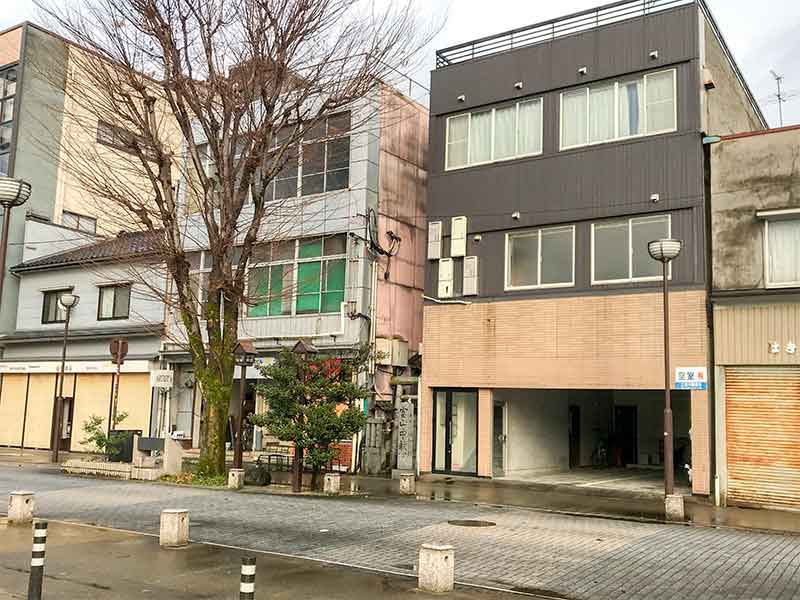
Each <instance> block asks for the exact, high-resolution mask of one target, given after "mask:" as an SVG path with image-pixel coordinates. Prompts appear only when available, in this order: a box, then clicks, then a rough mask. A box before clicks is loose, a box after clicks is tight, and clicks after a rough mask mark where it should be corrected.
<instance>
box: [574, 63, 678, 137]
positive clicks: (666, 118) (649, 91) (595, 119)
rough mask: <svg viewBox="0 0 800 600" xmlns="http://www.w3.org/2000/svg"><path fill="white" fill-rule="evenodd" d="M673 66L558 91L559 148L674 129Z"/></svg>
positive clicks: (675, 125) (674, 91) (674, 92)
mask: <svg viewBox="0 0 800 600" xmlns="http://www.w3.org/2000/svg"><path fill="white" fill-rule="evenodd" d="M675 77H676V71H675V69H670V70H669V71H660V72H657V73H650V74H647V75H645V76H643V77H639V78H637V79H634V80H626V81H615V82H611V83H603V84H599V85H596V86H592V87H584V88H580V89H576V90H570V91H568V92H564V93H563V94H561V149H562V150H565V149H568V148H574V147H577V146H584V145H587V144H600V143H603V142H609V141H612V140H616V139H623V138H628V137H633V136H638V135H654V134H657V133H665V132H668V131H674V130H675V129H676V128H677V112H676V110H677V109H676V106H677V103H676V102H677V101H676V89H675Z"/></svg>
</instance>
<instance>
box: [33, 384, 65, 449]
mask: <svg viewBox="0 0 800 600" xmlns="http://www.w3.org/2000/svg"><path fill="white" fill-rule="evenodd" d="M30 378H31V379H30V385H29V386H28V416H27V418H26V419H25V446H26V447H29V448H49V447H50V444H51V440H50V433H51V426H52V423H53V398H54V395H55V385H56V374H55V373H32V374H31V376H30ZM67 378H68V379H70V378H71V375H67Z"/></svg>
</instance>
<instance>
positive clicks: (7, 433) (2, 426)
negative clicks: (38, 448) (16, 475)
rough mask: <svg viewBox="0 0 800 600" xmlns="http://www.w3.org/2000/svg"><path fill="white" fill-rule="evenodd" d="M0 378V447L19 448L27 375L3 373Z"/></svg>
mask: <svg viewBox="0 0 800 600" xmlns="http://www.w3.org/2000/svg"><path fill="white" fill-rule="evenodd" d="M0 377H2V378H3V383H2V390H0V392H1V393H0V445H2V446H19V445H20V444H21V443H22V421H23V419H24V415H25V393H26V390H27V389H28V375H27V374H24V373H3V374H2V375H0Z"/></svg>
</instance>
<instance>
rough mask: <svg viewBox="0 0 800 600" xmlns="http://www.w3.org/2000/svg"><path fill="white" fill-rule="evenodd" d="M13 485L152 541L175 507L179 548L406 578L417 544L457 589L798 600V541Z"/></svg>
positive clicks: (163, 492)
mask: <svg viewBox="0 0 800 600" xmlns="http://www.w3.org/2000/svg"><path fill="white" fill-rule="evenodd" d="M384 484H385V485H387V486H391V485H392V482H384ZM422 485H423V486H427V485H435V486H436V487H437V489H439V486H441V487H442V488H446V490H447V493H448V494H449V495H450V496H451V499H455V498H454V496H459V495H460V496H463V495H465V490H466V489H471V490H477V491H473V493H475V494H477V495H481V496H482V497H483V499H486V498H487V497H490V496H491V494H496V493H497V492H498V491H501V492H503V491H504V490H505V491H507V493H508V494H509V495H508V497H507V499H509V500H515V499H519V498H518V497H516V496H513V495H512V491H510V490H518V489H519V488H518V487H514V486H511V488H510V490H509V488H506V487H505V486H493V489H494V490H495V492H491V493H490V491H489V490H490V489H492V488H483V487H482V486H480V485H478V486H466V485H464V484H463V482H453V483H450V484H448V482H422ZM19 488H25V489H32V490H34V491H35V492H36V498H37V502H38V504H39V507H40V514H41V515H42V516H43V517H46V518H50V519H52V520H55V519H59V520H71V521H76V522H82V523H94V524H98V525H101V526H109V527H116V528H121V529H129V530H136V531H140V532H144V533H151V534H152V533H156V532H157V531H158V520H159V514H160V511H161V510H163V509H164V508H186V509H188V510H189V514H190V522H191V532H190V535H191V538H192V539H193V540H195V541H198V542H210V543H217V544H227V545H231V546H237V547H241V548H248V549H252V550H255V551H264V552H270V553H281V554H282V555H283V557H284V558H286V557H287V555H291V557H293V558H306V559H311V560H315V561H325V562H329V563H337V564H340V565H341V564H343V565H349V566H357V567H361V568H367V569H374V570H379V571H385V572H390V573H393V574H398V573H402V574H407V575H409V576H413V573H414V563H415V561H416V559H417V553H418V549H419V546H420V545H421V544H422V543H426V542H446V543H450V544H452V545H453V546H454V547H455V549H456V560H455V563H456V564H455V566H456V578H457V580H458V581H461V582H468V583H471V584H476V585H484V586H491V587H494V588H502V589H505V590H509V591H528V592H530V591H537V592H540V593H541V592H547V593H548V594H550V595H552V596H556V597H561V598H569V599H570V600H582V599H586V600H590V599H591V600H617V599H620V600H650V599H652V598H656V597H675V598H702V599H703V600H723V599H724V600H728V599H731V598H738V599H741V600H752V599H754V598H760V599H768V600H786V599H800V536H795V535H779V534H767V533H759V532H753V531H747V530H740V529H731V528H711V527H689V526H684V525H666V524H662V523H652V522H635V521H631V520H628V519H620V518H613V519H610V518H596V517H585V516H582V517H575V516H571V515H565V514H555V513H552V512H545V511H541V510H529V509H526V508H514V507H511V506H508V505H506V506H500V505H497V504H494V505H490V504H484V503H477V504H476V503H470V502H468V501H459V502H457V501H451V502H430V501H427V500H415V499H413V498H399V497H397V496H392V495H387V496H385V497H379V496H378V495H377V494H376V495H371V496H367V497H363V496H362V497H356V496H351V497H334V498H325V497H311V496H303V497H291V496H288V497H287V496H283V495H272V494H263V493H252V492H245V493H241V492H231V491H228V490H224V489H223V490H208V489H198V488H186V487H177V486H167V485H159V484H150V483H137V482H121V481H109V480H95V479H84V478H76V477H67V476H64V475H56V474H50V473H47V472H43V471H41V470H37V469H33V468H9V467H7V466H2V465H0V497H2V496H3V495H5V494H7V493H8V491H10V490H11V489H19ZM482 489H483V490H484V491H482V492H481V491H480V490H482ZM514 493H519V492H514ZM534 493H535V494H536V496H535V497H536V498H540V497H543V496H546V495H547V494H546V493H545V492H540V491H539V492H533V491H527V494H523V496H524V498H525V499H528V500H530V499H531V496H530V494H534ZM558 495H559V493H558V492H552V493H551V496H558ZM587 496H588V497H590V498H591V503H592V504H591V506H593V507H594V508H595V509H596V508H597V506H598V505H597V503H596V502H597V500H601V501H609V502H611V501H614V500H615V499H609V498H603V497H594V496H592V495H591V494H587ZM493 497H495V498H496V497H497V496H496V495H495V496H493ZM616 501H617V502H619V499H616ZM565 503H566V501H565ZM584 508H586V506H584ZM464 521H483V522H484V523H483V524H484V525H486V526H485V527H465V526H463V522H464ZM0 539H2V538H1V537H0ZM201 564H202V563H201ZM378 595H380V594H378ZM323 597H334V596H323Z"/></svg>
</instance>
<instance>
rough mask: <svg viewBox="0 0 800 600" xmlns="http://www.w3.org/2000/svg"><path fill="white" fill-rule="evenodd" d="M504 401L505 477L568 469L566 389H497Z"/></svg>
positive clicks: (567, 405) (499, 397) (567, 403)
mask: <svg viewBox="0 0 800 600" xmlns="http://www.w3.org/2000/svg"><path fill="white" fill-rule="evenodd" d="M496 399H497V400H502V401H505V402H506V407H507V408H506V410H507V411H508V414H507V423H508V425H507V427H508V433H507V435H508V440H507V444H506V468H505V475H506V477H512V478H513V477H515V476H524V475H535V474H539V473H549V472H556V471H562V470H565V469H568V468H569V415H568V407H569V402H568V392H567V391H566V390H497V391H496Z"/></svg>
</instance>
